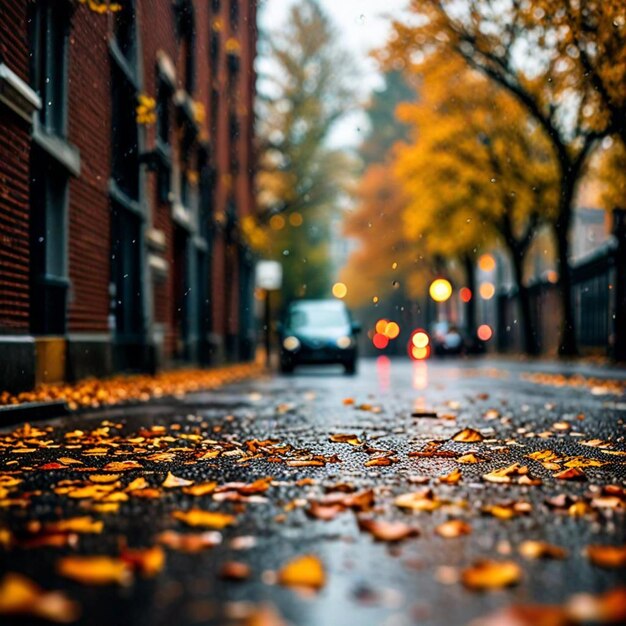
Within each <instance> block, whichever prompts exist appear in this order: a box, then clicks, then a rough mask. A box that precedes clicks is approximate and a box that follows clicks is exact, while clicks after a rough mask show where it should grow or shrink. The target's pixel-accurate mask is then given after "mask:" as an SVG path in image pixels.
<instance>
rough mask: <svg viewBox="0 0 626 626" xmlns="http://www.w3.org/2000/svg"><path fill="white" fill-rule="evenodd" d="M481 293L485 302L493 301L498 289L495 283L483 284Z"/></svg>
mask: <svg viewBox="0 0 626 626" xmlns="http://www.w3.org/2000/svg"><path fill="white" fill-rule="evenodd" d="M479 292H480V297H481V298H482V299H483V300H491V298H493V296H494V295H495V293H496V288H495V285H494V284H493V283H481V285H480V289H479Z"/></svg>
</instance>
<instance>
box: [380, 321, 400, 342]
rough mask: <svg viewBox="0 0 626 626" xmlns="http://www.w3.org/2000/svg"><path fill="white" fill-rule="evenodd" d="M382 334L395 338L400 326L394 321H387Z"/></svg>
mask: <svg viewBox="0 0 626 626" xmlns="http://www.w3.org/2000/svg"><path fill="white" fill-rule="evenodd" d="M383 334H384V335H385V337H387V338H388V339H395V338H396V337H397V336H398V335H399V334H400V326H398V324H396V322H389V323H388V324H387V326H386V327H385V332H384V333H383Z"/></svg>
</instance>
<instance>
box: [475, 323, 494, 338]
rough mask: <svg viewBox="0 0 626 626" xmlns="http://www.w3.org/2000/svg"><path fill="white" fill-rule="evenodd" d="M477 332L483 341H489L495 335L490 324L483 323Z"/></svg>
mask: <svg viewBox="0 0 626 626" xmlns="http://www.w3.org/2000/svg"><path fill="white" fill-rule="evenodd" d="M476 334H477V335H478V338H479V339H480V340H481V341H489V340H490V339H491V338H492V337H493V330H491V326H489V324H481V325H480V326H479V327H478V330H477V331H476Z"/></svg>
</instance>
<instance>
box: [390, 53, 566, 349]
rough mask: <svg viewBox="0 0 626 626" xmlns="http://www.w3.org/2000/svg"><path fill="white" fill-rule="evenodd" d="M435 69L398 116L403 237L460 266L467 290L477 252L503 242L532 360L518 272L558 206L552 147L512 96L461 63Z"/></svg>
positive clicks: (526, 299)
mask: <svg viewBox="0 0 626 626" xmlns="http://www.w3.org/2000/svg"><path fill="white" fill-rule="evenodd" d="M436 61H437V62H436V63H433V64H431V65H430V66H429V67H430V71H429V72H426V73H425V74H424V75H423V85H422V89H423V94H424V96H423V98H422V100H421V101H420V102H418V103H415V104H410V105H404V106H402V107H401V108H400V110H399V114H400V117H401V119H403V120H404V121H405V122H408V123H410V124H411V127H412V128H413V129H414V130H413V133H412V137H413V141H412V142H411V143H409V144H407V145H405V146H404V147H402V148H401V149H399V151H398V156H397V164H396V171H397V174H398V178H399V179H400V181H401V182H402V185H403V188H404V193H405V195H406V196H407V197H408V202H407V206H406V210H405V215H404V221H405V226H406V230H407V236H408V237H410V238H412V239H413V240H416V241H417V240H420V241H422V242H424V243H425V245H426V246H427V249H428V250H429V252H430V253H431V254H435V255H441V256H444V257H457V258H459V259H460V260H461V261H462V263H463V264H464V266H465V267H466V268H467V270H466V273H467V275H468V276H467V278H468V282H469V283H472V282H473V279H472V268H473V266H474V261H475V257H476V255H477V253H478V252H479V251H480V250H481V249H484V248H485V247H486V246H489V245H492V244H493V243H494V239H497V240H498V241H499V242H501V243H502V244H503V245H504V247H505V249H506V250H507V252H508V254H509V257H510V260H511V265H512V268H513V273H514V277H515V281H516V283H517V288H518V295H519V303H520V317H521V322H522V324H521V325H522V329H523V342H524V343H523V345H524V349H525V351H526V352H527V353H528V354H535V353H536V352H537V348H538V346H537V342H536V338H535V331H534V328H533V324H532V316H531V310H530V296H529V292H528V288H527V286H526V284H525V282H524V263H525V259H526V255H527V253H528V250H529V248H530V245H531V243H532V241H533V238H534V235H535V232H536V230H537V227H538V226H539V225H540V224H541V223H542V222H543V221H545V220H546V219H547V218H548V217H549V216H550V215H552V214H553V213H554V210H555V205H556V204H557V190H558V185H557V179H558V176H557V171H556V164H555V162H554V159H553V157H552V153H551V150H550V144H549V142H548V141H547V138H546V137H545V135H544V134H543V133H542V131H541V129H540V128H538V127H537V126H536V124H533V122H532V119H530V118H529V115H528V114H527V113H526V111H525V109H524V107H523V106H521V105H520V104H519V103H518V102H517V101H516V100H515V99H514V98H512V97H511V95H510V94H509V93H508V92H506V91H505V90H503V89H502V88H500V87H498V86H496V85H494V84H493V83H491V82H490V81H489V80H488V79H486V78H485V77H484V76H482V75H480V74H478V73H477V72H475V71H473V70H468V68H467V67H464V66H463V65H462V64H460V63H459V62H458V60H455V59H447V60H446V59H437V60H436ZM451 64H454V65H455V66H456V67H451ZM470 288H471V287H470Z"/></svg>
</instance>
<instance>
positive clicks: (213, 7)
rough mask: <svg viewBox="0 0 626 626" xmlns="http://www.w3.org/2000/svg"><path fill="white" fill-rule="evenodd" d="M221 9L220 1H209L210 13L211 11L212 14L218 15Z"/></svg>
mask: <svg viewBox="0 0 626 626" xmlns="http://www.w3.org/2000/svg"><path fill="white" fill-rule="evenodd" d="M221 8H222V7H221V2H220V0H211V11H213V13H219V12H220V10H221Z"/></svg>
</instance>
